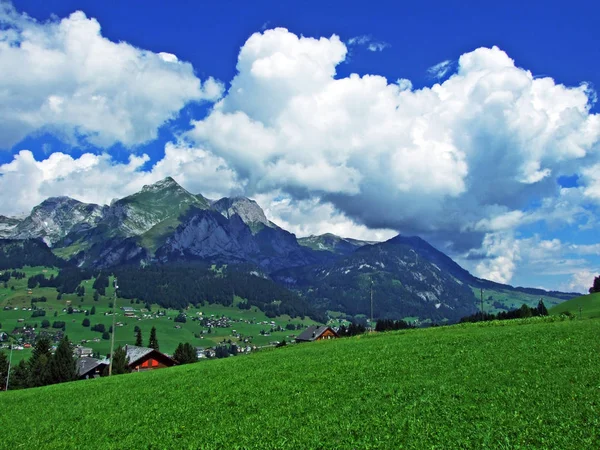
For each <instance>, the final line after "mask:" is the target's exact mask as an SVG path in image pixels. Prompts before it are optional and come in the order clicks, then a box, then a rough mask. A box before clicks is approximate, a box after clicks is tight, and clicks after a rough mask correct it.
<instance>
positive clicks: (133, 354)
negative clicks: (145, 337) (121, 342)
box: [125, 345, 154, 364]
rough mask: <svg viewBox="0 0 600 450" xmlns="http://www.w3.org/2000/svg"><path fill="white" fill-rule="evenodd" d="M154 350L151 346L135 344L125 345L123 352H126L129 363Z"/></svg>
mask: <svg viewBox="0 0 600 450" xmlns="http://www.w3.org/2000/svg"><path fill="white" fill-rule="evenodd" d="M153 351H154V349H153V348H148V347H136V346H135V345H126V346H125V353H126V354H127V360H128V361H129V364H132V363H134V362H136V361H137V360H139V359H142V358H143V357H144V356H146V355H148V354H149V353H152V352H153Z"/></svg>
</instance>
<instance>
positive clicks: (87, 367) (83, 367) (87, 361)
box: [77, 356, 106, 377]
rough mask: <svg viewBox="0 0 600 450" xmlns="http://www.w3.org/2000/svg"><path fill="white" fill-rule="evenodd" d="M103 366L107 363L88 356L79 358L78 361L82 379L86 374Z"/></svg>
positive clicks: (78, 371)
mask: <svg viewBox="0 0 600 450" xmlns="http://www.w3.org/2000/svg"><path fill="white" fill-rule="evenodd" d="M102 365H106V363H105V362H104V361H100V360H98V359H96V358H90V357H88V356H86V357H83V358H79V359H78V360H77V373H78V374H79V376H80V377H82V376H84V375H85V374H87V373H89V372H91V371H92V370H94V369H96V367H98V366H102Z"/></svg>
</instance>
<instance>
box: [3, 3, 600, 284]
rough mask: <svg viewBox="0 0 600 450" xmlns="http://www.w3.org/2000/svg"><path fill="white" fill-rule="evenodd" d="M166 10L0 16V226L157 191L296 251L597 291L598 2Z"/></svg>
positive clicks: (28, 11)
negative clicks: (225, 215) (370, 247)
mask: <svg viewBox="0 0 600 450" xmlns="http://www.w3.org/2000/svg"><path fill="white" fill-rule="evenodd" d="M171 3H173V4H167V3H166V2H164V1H158V0H156V1H145V2H143V3H142V2H134V1H132V2H120V1H104V2H93V1H79V2H75V1H60V2H59V1H52V0H46V1H44V2H40V1H38V0H23V1H14V2H7V1H3V0H0V192H1V195H0V214H3V215H7V216H23V215H26V214H27V213H28V212H29V211H30V210H31V208H32V207H34V206H35V205H37V204H39V203H40V202H41V201H43V200H44V199H45V198H47V197H50V196H58V195H67V196H70V197H73V198H76V199H78V200H80V201H84V202H91V203H100V204H106V203H109V202H110V201H111V200H112V199H114V198H121V197H124V196H126V195H130V194H132V193H134V192H137V191H138V190H139V189H141V187H142V186H143V185H145V184H150V183H153V182H156V181H158V180H160V179H162V178H164V177H166V176H172V177H173V178H174V179H175V180H176V181H178V182H179V183H180V184H181V185H182V186H183V187H184V188H186V189H187V190H189V191H190V192H193V193H201V194H203V195H204V196H206V197H208V198H212V199H217V198H220V197H223V196H231V195H245V196H248V197H251V198H254V199H255V200H256V201H257V202H258V203H259V204H260V205H261V206H262V207H263V209H264V210H265V213H266V214H267V217H269V219H271V220H272V221H274V222H276V223H277V224H279V225H280V226H282V227H284V228H286V229H288V230H290V231H292V232H294V233H296V235H297V236H298V237H301V236H307V235H311V234H321V233H325V232H332V233H335V234H338V235H341V236H345V237H353V238H359V239H369V240H385V239H388V238H391V237H393V236H394V235H396V234H398V233H402V234H405V235H418V236H421V237H422V238H424V239H426V240H427V241H429V242H430V243H432V244H433V245H434V246H436V247H437V248H438V249H440V250H442V251H444V252H445V253H447V254H448V255H450V256H451V257H452V258H454V259H455V260H456V261H457V262H458V263H459V264H461V265H462V266H463V267H465V268H466V269H468V270H469V271H471V272H472V273H473V274H475V275H476V276H479V277H482V278H487V279H491V280H494V281H498V282H503V283H510V284H512V285H516V286H530V287H542V288H546V289H558V290H568V291H577V292H584V291H587V288H588V287H589V286H591V284H592V281H593V278H594V276H595V275H598V274H600V233H598V219H599V213H600V109H599V106H598V103H597V92H596V90H597V88H598V86H600V46H598V35H597V24H596V23H595V18H596V17H598V13H600V7H599V6H596V5H595V4H594V3H593V2H591V1H590V2H577V1H573V2H569V4H568V5H565V4H564V3H562V2H561V4H558V2H556V4H554V3H553V2H547V1H545V2H537V1H530V2H511V1H507V2H493V3H492V2H480V1H479V2H471V1H463V2H460V4H459V5H458V6H457V5H452V4H450V2H415V3H414V4H403V3H402V2H377V1H371V2H355V1H344V2H339V1H328V2H322V1H319V2H316V1H297V2H293V3H292V2H274V1H254V2H237V1H222V2H192V1H180V2H171ZM457 3H458V2H457Z"/></svg>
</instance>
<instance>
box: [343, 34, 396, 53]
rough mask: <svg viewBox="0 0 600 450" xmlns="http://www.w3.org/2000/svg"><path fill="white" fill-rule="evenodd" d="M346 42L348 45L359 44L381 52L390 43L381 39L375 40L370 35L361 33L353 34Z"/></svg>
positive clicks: (371, 50) (372, 50)
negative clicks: (358, 34)
mask: <svg viewBox="0 0 600 450" xmlns="http://www.w3.org/2000/svg"><path fill="white" fill-rule="evenodd" d="M347 44H348V45H349V46H355V45H361V46H364V47H366V48H367V50H369V51H370V52H382V51H383V50H385V49H386V48H388V47H390V44H388V43H387V42H383V41H375V40H373V37H372V36H369V35H366V34H363V35H360V36H354V37H351V38H350V39H348V41H347Z"/></svg>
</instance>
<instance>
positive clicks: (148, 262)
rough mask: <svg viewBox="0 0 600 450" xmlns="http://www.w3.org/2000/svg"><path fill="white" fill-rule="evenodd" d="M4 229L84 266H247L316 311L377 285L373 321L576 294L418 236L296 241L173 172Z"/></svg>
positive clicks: (2, 221) (6, 222)
mask: <svg viewBox="0 0 600 450" xmlns="http://www.w3.org/2000/svg"><path fill="white" fill-rule="evenodd" d="M0 226H1V227H0V231H1V232H2V233H3V234H0V236H8V237H10V238H13V239H32V238H35V239H42V240H43V241H44V242H46V243H47V244H48V245H49V246H51V247H52V252H53V253H54V255H56V256H59V257H61V258H62V259H63V260H66V261H68V262H69V263H71V264H73V265H77V266H78V267H82V268H92V269H104V268H113V269H115V268H118V267H123V266H127V267H129V268H132V270H134V271H135V270H138V269H139V267H140V266H143V267H149V266H154V265H156V266H163V267H166V266H168V265H172V264H177V265H178V267H185V266H186V264H196V263H198V262H201V263H202V264H203V265H205V266H208V267H210V266H211V265H212V264H222V265H229V266H239V267H244V269H243V270H242V269H241V270H242V271H245V272H244V273H246V274H249V273H254V274H256V273H260V274H261V276H263V275H264V276H266V277H268V278H270V279H272V280H275V281H276V282H278V283H279V284H280V285H283V286H286V287H287V288H288V289H291V290H293V291H295V292H296V293H299V294H301V296H302V298H303V301H304V300H306V301H308V302H309V303H310V305H311V307H314V308H316V309H317V310H318V311H321V312H323V311H326V310H330V311H337V312H339V313H342V314H346V315H348V316H350V317H356V316H361V315H362V316H369V315H370V313H371V287H372V288H373V309H374V311H373V313H374V317H375V318H390V319H398V318H406V317H419V318H421V319H423V318H429V319H431V320H433V321H441V320H458V319H459V318H461V317H463V316H466V315H470V314H473V313H474V312H475V311H476V308H477V307H478V305H479V302H478V301H477V300H478V299H479V296H480V293H481V290H482V289H483V290H485V292H486V297H485V299H484V303H485V305H484V306H485V308H486V310H487V311H492V312H496V311H497V310H501V309H509V308H513V307H519V306H520V305H521V304H522V303H527V304H528V305H529V306H534V305H535V304H537V302H538V301H539V298H540V297H543V298H544V300H545V302H547V304H548V306H549V307H551V306H553V305H555V304H558V303H560V302H561V301H563V300H566V299H569V298H572V297H573V296H574V294H570V293H560V292H546V291H543V290H539V289H530V288H515V287H512V286H508V285H502V284H499V283H494V282H491V281H488V280H482V279H479V278H476V277H474V276H473V275H471V274H470V273H469V272H468V271H466V270H465V269H463V268H462V267H460V266H459V265H458V264H456V263H455V262H454V261H453V260H452V259H451V258H449V257H448V256H447V255H445V254H444V253H443V252H440V251H439V250H437V249H436V248H434V247H433V246H431V245H430V244H429V243H427V242H426V241H424V240H423V239H421V238H419V237H415V236H402V235H398V236H396V237H394V238H392V239H390V240H388V241H386V242H380V243H377V242H366V241H359V240H354V239H347V238H342V237H339V236H336V235H333V234H329V233H328V234H323V235H320V236H310V237H306V238H300V239H297V238H296V236H295V235H294V234H292V233H290V232H288V231H286V230H284V229H283V228H281V227H279V226H277V225H276V224H274V223H273V222H271V221H269V220H268V219H267V217H266V215H265V213H264V211H263V210H262V209H261V207H260V206H259V205H258V204H257V203H256V202H255V201H254V200H251V199H248V198H245V197H231V198H227V197H225V198H222V199H220V200H217V201H214V202H211V201H209V200H208V199H206V198H205V197H203V196H202V195H195V194H192V193H190V192H188V191H187V190H185V189H184V188H183V187H181V186H180V185H179V184H177V182H176V181H175V180H173V178H171V177H167V178H165V179H163V180H161V181H158V182H157V183H154V184H151V185H147V186H144V187H143V188H142V189H141V190H140V191H139V192H137V193H135V194H133V195H130V196H128V197H125V198H122V199H118V200H115V201H113V202H112V203H111V204H110V205H104V206H100V205H94V204H86V203H82V202H79V201H77V200H74V199H71V198H68V197H54V198H49V199H47V200H45V201H44V202H42V203H41V204H40V205H38V206H36V207H35V208H33V210H32V212H31V214H30V215H29V216H28V217H26V218H24V219H22V220H19V219H12V218H5V217H2V218H0ZM28 245H29V244H28ZM31 245H33V244H31ZM36 252H37V250H36ZM17 253H18V252H14V251H13V252H12V253H11V255H12V256H11V257H15V258H16V255H17ZM186 273H187V272H186Z"/></svg>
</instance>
